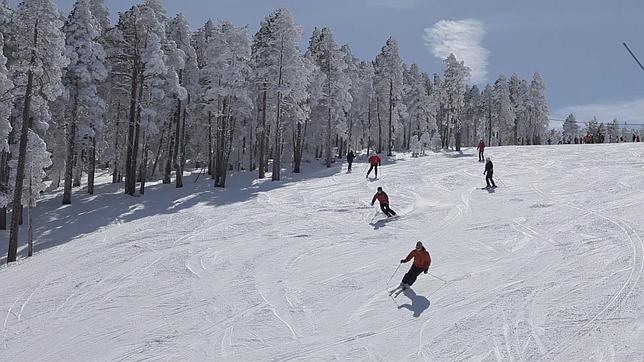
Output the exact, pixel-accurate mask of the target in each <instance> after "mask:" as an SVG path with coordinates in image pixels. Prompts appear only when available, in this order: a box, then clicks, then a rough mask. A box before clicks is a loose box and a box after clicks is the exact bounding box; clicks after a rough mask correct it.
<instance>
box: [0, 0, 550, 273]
mask: <svg viewBox="0 0 644 362" xmlns="http://www.w3.org/2000/svg"><path fill="white" fill-rule="evenodd" d="M1 5H2V6H0V42H1V44H2V46H0V50H2V53H1V54H0V93H1V94H2V95H3V96H2V97H1V98H0V102H2V105H1V106H0V139H1V143H0V145H1V151H2V154H1V159H0V185H1V187H0V194H1V197H0V200H1V204H0V228H1V229H5V230H6V229H7V227H8V222H7V217H8V215H11V218H10V243H9V253H8V261H9V262H12V261H15V260H16V253H17V244H18V231H19V227H18V225H20V224H21V223H22V208H23V207H32V206H33V205H34V202H35V200H36V199H37V197H38V195H39V194H40V193H41V192H42V191H43V190H44V189H45V185H46V184H47V185H49V187H50V188H52V189H57V188H59V187H62V189H63V196H62V200H61V202H62V203H63V204H71V203H72V202H73V194H72V189H73V188H74V187H78V186H80V185H81V181H84V180H87V181H86V182H87V185H86V186H87V188H86V190H87V192H89V193H90V194H91V193H93V192H94V178H95V172H96V170H97V169H99V168H100V169H103V170H106V169H107V170H109V172H110V173H111V175H112V181H113V182H114V183H123V184H124V191H125V193H126V194H128V195H135V194H144V193H145V185H146V182H147V181H148V180H150V179H152V178H156V179H159V178H160V179H162V180H163V183H167V184H171V183H174V184H175V185H176V187H182V186H183V180H182V176H183V170H184V168H185V167H186V166H188V167H192V168H204V169H205V170H207V171H206V172H207V173H208V175H211V177H212V180H213V183H214V186H216V187H225V185H226V175H227V173H229V172H230V171H231V170H236V171H238V170H245V171H248V172H254V173H256V175H257V177H258V178H264V177H266V176H267V175H269V174H270V176H271V177H272V179H273V180H280V177H281V171H282V170H284V169H290V170H292V171H293V172H295V173H298V172H300V171H301V166H302V163H303V162H305V161H307V160H308V161H311V160H316V159H318V160H320V162H322V163H324V164H326V166H327V167H330V166H331V165H332V163H333V162H334V160H335V159H336V157H341V156H343V155H345V154H346V153H347V152H348V151H349V150H350V149H353V150H359V151H363V152H364V151H366V152H367V153H369V152H373V151H375V152H378V153H381V152H386V153H387V154H389V155H391V154H392V153H393V152H397V151H408V150H411V149H416V150H418V149H430V148H431V149H436V150H437V149H440V148H443V149H448V148H452V149H455V150H460V148H461V146H472V145H475V144H476V143H477V142H478V140H479V139H481V138H483V139H485V141H486V142H487V143H488V144H490V145H510V144H525V145H531V144H542V143H544V142H545V141H544V136H545V134H546V132H547V128H548V107H547V104H546V101H545V96H544V90H545V85H544V82H543V79H542V78H541V76H540V75H539V74H538V73H535V74H534V77H533V79H531V80H524V79H521V78H520V77H519V76H517V75H512V76H511V77H510V78H509V79H508V78H507V77H506V76H500V77H499V78H498V79H497V80H496V81H495V82H494V83H493V84H489V85H487V86H485V88H484V89H483V90H480V89H479V88H478V87H477V86H476V85H474V86H470V85H468V78H469V73H470V70H469V69H468V68H467V66H466V65H465V64H464V63H463V62H461V61H459V60H457V59H456V57H455V56H454V55H451V56H449V57H448V58H447V59H445V60H444V64H445V70H444V72H443V73H442V74H436V73H434V74H432V75H430V74H429V73H426V72H424V71H422V70H421V69H420V68H419V66H418V65H416V64H406V63H405V62H404V61H403V59H401V56H400V52H399V48H398V43H397V41H396V40H395V39H394V38H389V39H386V41H385V42H384V45H383V47H382V49H381V51H380V52H379V54H378V55H377V56H376V57H375V59H369V60H360V59H357V58H356V57H355V56H354V55H353V54H352V51H351V48H350V46H349V45H340V44H338V43H337V41H336V39H335V38H334V35H333V32H332V30H331V29H329V28H326V27H324V28H316V29H314V30H313V31H312V35H311V37H310V39H309V41H308V47H307V48H306V49H301V48H300V43H301V41H302V37H303V31H302V29H301V28H300V27H299V26H298V25H297V23H296V22H295V19H293V16H292V15H291V14H290V12H289V11H288V10H287V9H278V10H276V11H275V12H273V13H271V14H270V15H268V16H267V17H266V18H265V19H264V20H263V21H262V22H261V24H260V27H259V30H258V31H257V32H256V33H255V34H251V33H250V31H249V28H248V27H247V26H238V25H235V24H231V23H229V22H225V21H223V22H220V23H214V22H212V21H208V22H207V23H205V24H202V25H201V24H200V26H195V24H192V25H191V24H188V22H187V20H186V19H185V18H184V17H183V16H182V15H177V16H174V17H171V16H169V15H168V14H167V13H166V11H165V10H164V8H163V6H162V4H161V1H160V0H145V1H143V2H142V3H141V4H138V5H135V6H133V7H131V8H130V9H128V10H126V11H124V12H122V13H119V14H118V18H117V19H118V20H117V21H116V23H115V24H112V23H111V18H110V14H109V12H108V9H107V8H106V6H105V5H104V3H103V0H78V1H76V3H75V5H74V7H73V9H72V11H71V12H70V13H69V14H62V13H61V12H60V11H59V10H58V8H57V7H56V5H55V3H54V2H53V1H52V0H24V1H22V2H21V3H20V4H19V5H18V7H17V8H15V9H13V8H12V7H11V4H10V2H9V1H8V0H3V1H2V4H1ZM191 29H197V30H196V31H193V30H191ZM384 40H385V39H383V41H384ZM85 177H86V178H85ZM46 181H47V182H46ZM16 210H17V211H19V212H13V211H16Z"/></svg>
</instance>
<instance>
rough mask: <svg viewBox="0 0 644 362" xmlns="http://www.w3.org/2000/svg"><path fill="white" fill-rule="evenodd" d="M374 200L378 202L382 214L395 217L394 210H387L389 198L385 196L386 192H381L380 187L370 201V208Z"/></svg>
mask: <svg viewBox="0 0 644 362" xmlns="http://www.w3.org/2000/svg"><path fill="white" fill-rule="evenodd" d="M376 200H378V201H379V202H380V210H382V212H384V213H385V215H387V217H392V216H396V213H395V212H394V210H392V209H390V208H389V196H387V193H386V192H384V191H382V187H378V192H376V194H375V195H373V199H371V206H373V205H374V204H375V203H376Z"/></svg>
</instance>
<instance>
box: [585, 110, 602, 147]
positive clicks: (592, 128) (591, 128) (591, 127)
mask: <svg viewBox="0 0 644 362" xmlns="http://www.w3.org/2000/svg"><path fill="white" fill-rule="evenodd" d="M586 134H587V135H589V136H592V137H593V140H592V143H597V142H598V141H597V135H598V134H599V121H598V120H597V117H596V116H593V119H591V120H590V121H589V122H588V123H586Z"/></svg>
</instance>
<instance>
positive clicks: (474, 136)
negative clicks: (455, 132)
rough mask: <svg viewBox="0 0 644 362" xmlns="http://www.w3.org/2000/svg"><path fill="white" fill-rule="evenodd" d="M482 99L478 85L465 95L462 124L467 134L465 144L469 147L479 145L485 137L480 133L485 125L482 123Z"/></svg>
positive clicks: (469, 89)
mask: <svg viewBox="0 0 644 362" xmlns="http://www.w3.org/2000/svg"><path fill="white" fill-rule="evenodd" d="M480 97H481V94H480V91H479V87H478V86H477V85H473V86H472V87H470V88H468V90H467V92H466V93H465V99H464V101H465V107H464V108H463V115H462V122H463V127H464V132H465V136H464V141H463V143H464V144H465V145H467V146H473V145H476V144H478V140H479V138H482V137H483V134H482V133H480V132H479V129H480V127H481V125H482V124H483V123H484V122H482V117H483V115H482V114H481V108H480Z"/></svg>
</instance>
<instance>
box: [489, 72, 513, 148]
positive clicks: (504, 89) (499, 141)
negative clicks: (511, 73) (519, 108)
mask: <svg viewBox="0 0 644 362" xmlns="http://www.w3.org/2000/svg"><path fill="white" fill-rule="evenodd" d="M492 96H493V99H494V100H493V103H494V106H493V107H494V111H493V116H492V117H493V118H494V121H495V122H494V124H493V132H494V134H495V136H496V137H495V138H496V145H497V146H501V145H503V144H506V143H509V142H512V139H513V138H514V135H513V133H514V132H513V131H514V125H515V124H514V122H515V118H516V116H515V113H514V107H513V106H512V101H511V100H510V88H509V86H508V81H507V78H506V77H505V76H504V75H501V76H500V77H499V78H498V79H497V80H496V82H494V87H493V88H492Z"/></svg>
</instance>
